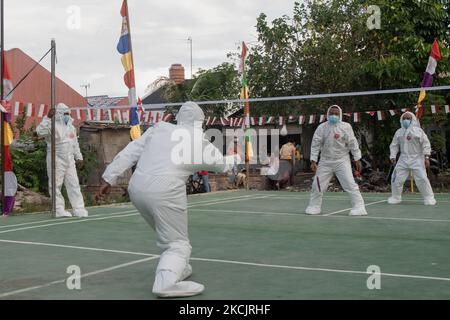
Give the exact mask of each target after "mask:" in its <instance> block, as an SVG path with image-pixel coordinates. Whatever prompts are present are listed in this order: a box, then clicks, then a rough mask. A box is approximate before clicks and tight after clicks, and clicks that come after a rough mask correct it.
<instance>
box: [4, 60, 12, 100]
mask: <svg viewBox="0 0 450 320" xmlns="http://www.w3.org/2000/svg"><path fill="white" fill-rule="evenodd" d="M12 89H13V84H12V78H11V73H10V71H9V65H8V63H7V62H6V55H5V52H4V51H3V97H4V98H3V100H5V101H11V99H12V97H13V94H12V92H11V91H12Z"/></svg>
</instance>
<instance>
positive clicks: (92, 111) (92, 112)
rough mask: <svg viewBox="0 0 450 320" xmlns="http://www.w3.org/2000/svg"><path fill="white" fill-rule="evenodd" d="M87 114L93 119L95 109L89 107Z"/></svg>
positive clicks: (90, 119)
mask: <svg viewBox="0 0 450 320" xmlns="http://www.w3.org/2000/svg"><path fill="white" fill-rule="evenodd" d="M86 114H87V119H88V120H89V121H92V120H93V119H94V110H92V109H91V108H87V110H86Z"/></svg>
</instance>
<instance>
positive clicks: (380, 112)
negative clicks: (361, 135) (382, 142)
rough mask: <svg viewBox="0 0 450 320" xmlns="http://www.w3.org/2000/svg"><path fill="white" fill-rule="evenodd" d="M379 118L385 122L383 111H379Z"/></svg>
mask: <svg viewBox="0 0 450 320" xmlns="http://www.w3.org/2000/svg"><path fill="white" fill-rule="evenodd" d="M377 118H378V120H379V121H381V120H384V112H383V111H377Z"/></svg>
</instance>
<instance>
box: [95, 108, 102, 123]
mask: <svg viewBox="0 0 450 320" xmlns="http://www.w3.org/2000/svg"><path fill="white" fill-rule="evenodd" d="M102 111H103V110H102V109H97V110H95V121H102Z"/></svg>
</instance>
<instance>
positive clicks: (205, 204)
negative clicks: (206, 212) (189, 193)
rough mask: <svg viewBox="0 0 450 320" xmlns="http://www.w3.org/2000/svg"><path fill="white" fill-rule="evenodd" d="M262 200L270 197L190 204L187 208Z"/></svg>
mask: <svg viewBox="0 0 450 320" xmlns="http://www.w3.org/2000/svg"><path fill="white" fill-rule="evenodd" d="M264 198H270V196H268V195H267V196H260V197H254V196H251V197H247V198H242V199H234V200H219V201H216V202H209V203H201V204H198V205H197V204H192V205H188V208H192V207H204V206H209V205H211V204H221V203H228V202H236V201H242V200H257V199H264Z"/></svg>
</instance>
